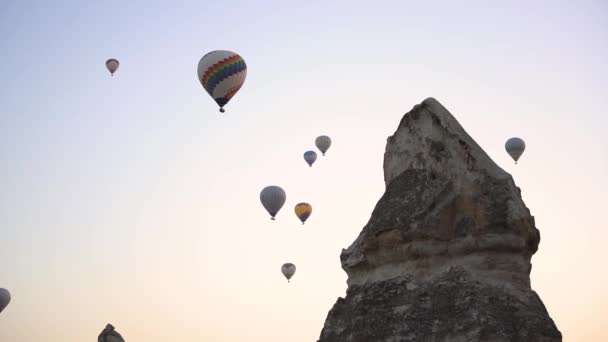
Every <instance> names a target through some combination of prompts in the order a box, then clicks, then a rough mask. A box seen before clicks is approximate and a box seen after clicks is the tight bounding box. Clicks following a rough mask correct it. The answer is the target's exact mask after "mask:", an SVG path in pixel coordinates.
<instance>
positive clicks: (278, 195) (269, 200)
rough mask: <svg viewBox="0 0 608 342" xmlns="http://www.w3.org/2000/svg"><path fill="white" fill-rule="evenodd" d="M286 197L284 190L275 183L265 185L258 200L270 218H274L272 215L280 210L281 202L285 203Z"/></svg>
mask: <svg viewBox="0 0 608 342" xmlns="http://www.w3.org/2000/svg"><path fill="white" fill-rule="evenodd" d="M286 199H287V195H286V194H285V191H284V190H283V189H281V187H279V186H276V185H271V186H267V187H265V188H264V189H263V190H262V192H261V193H260V201H261V202H262V205H263V206H264V208H265V209H266V211H268V213H269V214H270V216H271V218H270V219H271V220H274V217H275V216H276V215H277V213H278V212H279V210H281V208H282V207H283V204H285V200H286Z"/></svg>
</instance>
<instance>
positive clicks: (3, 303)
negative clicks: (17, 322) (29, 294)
mask: <svg viewBox="0 0 608 342" xmlns="http://www.w3.org/2000/svg"><path fill="white" fill-rule="evenodd" d="M10 302H11V293H10V292H8V290H7V289H1V288H0V312H2V311H3V310H4V309H6V307H7V306H8V303H10Z"/></svg>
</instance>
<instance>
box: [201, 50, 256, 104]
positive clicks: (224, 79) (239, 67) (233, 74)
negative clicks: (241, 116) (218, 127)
mask: <svg viewBox="0 0 608 342" xmlns="http://www.w3.org/2000/svg"><path fill="white" fill-rule="evenodd" d="M246 76H247V65H246V64H245V61H244V60H243V58H242V57H241V56H239V55H238V54H236V53H234V52H231V51H224V50H218V51H212V52H209V53H208V54H206V55H204V56H203V58H201V60H200V62H198V80H199V81H200V82H201V84H202V85H203V88H205V90H206V91H207V93H209V95H211V97H212V98H213V100H215V102H217V104H218V105H219V106H220V112H222V113H223V112H224V106H225V105H226V104H227V103H228V101H230V99H231V98H232V97H233V96H234V94H236V93H237V92H238V91H239V89H241V87H242V86H243V83H244V82H245V77H246Z"/></svg>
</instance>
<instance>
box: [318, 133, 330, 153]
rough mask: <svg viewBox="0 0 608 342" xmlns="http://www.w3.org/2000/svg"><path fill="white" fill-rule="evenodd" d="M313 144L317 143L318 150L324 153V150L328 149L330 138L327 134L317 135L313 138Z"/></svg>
mask: <svg viewBox="0 0 608 342" xmlns="http://www.w3.org/2000/svg"><path fill="white" fill-rule="evenodd" d="M315 145H317V148H318V149H319V151H321V153H323V155H325V152H327V150H329V147H330V146H331V138H330V137H328V136H327V135H322V136H320V137H317V139H315Z"/></svg>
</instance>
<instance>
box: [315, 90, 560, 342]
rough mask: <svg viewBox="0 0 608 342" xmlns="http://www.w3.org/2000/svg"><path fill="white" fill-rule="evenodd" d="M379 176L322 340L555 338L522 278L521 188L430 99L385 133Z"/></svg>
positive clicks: (525, 217) (527, 230) (529, 249)
mask: <svg viewBox="0 0 608 342" xmlns="http://www.w3.org/2000/svg"><path fill="white" fill-rule="evenodd" d="M384 179H385V183H386V192H385V193H384V195H383V196H382V198H381V199H380V201H379V202H378V204H377V205H376V208H375V209H374V211H373V212H372V216H371V218H370V220H369V222H368V223H367V225H366V226H365V227H364V228H363V230H362V231H361V233H360V235H359V237H358V238H357V239H356V240H355V242H353V244H352V245H351V246H350V247H349V248H348V249H346V250H343V251H342V254H341V256H340V258H341V261H342V268H343V269H344V270H345V271H346V273H347V274H348V290H347V295H346V298H344V299H342V298H340V299H338V302H337V303H336V304H335V305H334V307H333V309H332V310H331V311H330V313H329V315H328V317H327V320H326V322H325V326H324V328H323V331H322V332H321V338H320V340H319V341H320V342H330V341H561V334H560V332H559V330H558V329H557V327H556V326H555V324H554V323H553V321H552V320H551V318H550V317H549V314H548V313H547V311H546V309H545V307H544V305H543V303H542V301H541V300H540V298H539V297H538V295H537V294H536V293H535V292H534V291H532V289H531V288H530V276H529V275H530V270H531V263H530V259H531V257H532V255H533V254H534V253H535V252H536V250H537V248H538V244H539V241H540V234H539V231H538V229H536V227H535V224H534V218H533V217H532V216H531V215H530V211H529V210H528V208H527V207H526V206H525V204H524V203H523V201H522V199H521V195H520V191H519V188H517V187H516V186H515V183H514V182H513V179H512V177H511V176H510V175H509V174H508V173H506V172H505V171H504V170H502V169H501V168H500V167H499V166H497V165H496V164H495V163H494V162H493V161H492V159H490V157H489V156H488V155H487V154H486V153H485V152H484V151H483V150H482V149H481V147H479V145H477V143H476V142H475V141H474V140H473V139H472V138H471V137H470V136H469V135H468V134H467V133H466V132H465V131H464V129H463V128H462V127H461V126H460V124H459V123H458V122H457V121H456V119H455V118H454V117H453V116H452V115H451V114H450V113H449V112H448V111H447V110H446V109H445V108H444V107H443V106H442V105H441V104H440V103H439V102H437V101H436V100H435V99H432V98H429V99H426V100H425V101H423V102H422V103H421V104H419V105H416V106H415V107H414V108H413V109H412V110H411V111H410V112H409V113H407V114H406V115H405V116H404V117H403V119H402V120H401V123H400V124H399V128H398V129H397V131H396V132H395V134H394V135H393V136H391V137H389V139H388V143H387V146H386V152H385V156H384Z"/></svg>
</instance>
